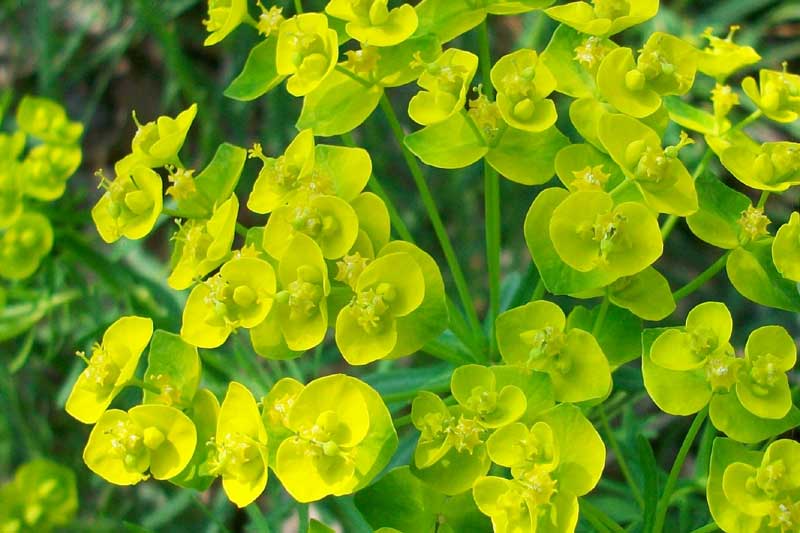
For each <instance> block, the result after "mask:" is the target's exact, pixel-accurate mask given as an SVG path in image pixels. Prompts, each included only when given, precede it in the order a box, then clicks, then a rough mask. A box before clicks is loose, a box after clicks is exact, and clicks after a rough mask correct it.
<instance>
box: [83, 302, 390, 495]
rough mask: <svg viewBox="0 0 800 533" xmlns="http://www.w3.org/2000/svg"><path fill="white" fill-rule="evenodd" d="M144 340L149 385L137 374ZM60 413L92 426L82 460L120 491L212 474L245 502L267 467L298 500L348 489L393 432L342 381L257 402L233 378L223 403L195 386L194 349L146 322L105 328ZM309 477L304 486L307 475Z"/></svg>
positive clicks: (368, 401)
mask: <svg viewBox="0 0 800 533" xmlns="http://www.w3.org/2000/svg"><path fill="white" fill-rule="evenodd" d="M148 344H149V351H148V356H147V369H146V371H145V374H144V379H143V380H140V379H138V378H137V377H136V376H135V372H136V368H137V365H138V362H139V359H140V357H141V355H142V353H143V352H144V350H145V348H146V347H147V346H148ZM79 355H80V356H81V357H83V358H84V359H85V360H86V363H87V368H86V369H85V370H84V371H83V372H82V373H81V375H80V376H79V377H78V380H77V382H76V383H75V385H74V387H73V389H72V392H71V394H70V396H69V399H68V400H67V412H68V413H70V414H71V415H72V416H73V417H75V418H76V419H78V420H80V421H81V422H83V423H86V424H93V428H92V431H91V434H90V435H89V440H88V442H87V443H86V448H85V449H84V452H83V459H84V461H85V462H86V465H87V466H88V467H89V468H90V469H91V470H92V471H93V472H95V473H96V474H97V475H99V476H101V477H102V478H103V479H105V480H106V481H108V482H110V483H114V484H116V485H135V484H137V483H139V482H141V481H143V480H145V479H148V478H149V477H151V476H152V477H153V478H155V479H160V480H170V481H171V482H173V483H175V484H176V485H179V486H182V487H186V488H192V489H198V490H204V489H206V488H208V487H209V486H210V485H211V483H212V482H213V481H214V480H215V479H216V478H221V479H222V487H223V489H224V490H225V493H226V494H227V495H228V498H230V500H231V501H232V502H233V503H235V504H236V505H238V506H239V507H245V506H247V505H249V504H250V503H252V502H253V501H254V500H255V499H256V498H257V497H258V496H260V495H261V494H262V493H263V492H264V490H265V488H266V486H267V478H268V472H269V469H272V470H273V471H274V472H275V474H276V475H277V476H278V478H279V479H280V481H281V483H282V485H283V486H284V487H286V489H287V490H288V491H289V492H290V493H291V494H292V495H293V496H294V497H295V498H296V499H297V500H299V501H316V500H319V499H322V498H324V497H325V496H328V495H330V494H334V495H343V494H350V493H352V492H354V491H355V490H358V489H359V488H360V487H362V486H364V485H366V484H367V483H369V482H370V481H371V480H372V478H374V477H375V475H377V473H378V472H380V470H381V469H383V467H384V466H386V464H387V463H388V461H389V459H390V458H391V456H392V454H393V453H394V450H395V448H396V447H397V434H396V433H395V429H394V426H393V425H392V420H391V417H390V415H389V412H388V410H387V409H386V406H385V405H384V403H383V401H382V399H381V397H380V395H379V394H378V393H377V392H375V391H374V390H373V389H372V388H371V387H370V386H369V385H367V384H365V383H363V382H361V381H359V380H357V379H355V378H351V377H348V376H345V375H342V374H336V375H332V376H327V377H324V378H320V379H317V380H314V381H312V382H310V383H308V384H307V385H303V384H302V383H300V382H298V381H295V380H293V379H289V378H286V379H283V380H281V381H279V382H278V383H276V384H275V386H274V387H273V388H272V390H270V392H269V393H268V394H267V395H266V396H265V397H264V398H263V399H262V400H261V401H259V402H257V401H256V399H255V397H254V396H253V394H252V393H251V392H250V391H249V390H248V389H247V388H246V387H245V386H244V385H242V384H240V383H237V382H231V383H230V385H229V386H228V389H227V392H226V394H225V397H224V398H223V400H222V403H221V404H220V402H219V400H218V399H217V397H216V396H215V395H214V394H213V393H212V392H211V391H209V390H208V389H205V388H201V387H200V375H201V367H202V365H201V362H200V357H199V354H198V351H197V348H196V347H195V346H192V345H190V344H188V343H186V342H185V341H184V340H182V339H181V337H179V336H177V335H174V334H172V333H168V332H166V331H163V330H156V331H155V332H153V325H152V322H151V321H150V320H149V319H145V318H141V317H136V316H129V317H123V318H120V319H119V320H117V321H116V322H115V323H114V324H112V325H111V326H110V327H109V328H108V330H107V331H106V332H105V334H104V335H103V339H102V342H100V343H98V344H96V345H95V346H94V348H93V350H92V354H91V356H89V357H86V356H85V355H84V354H79ZM131 386H134V387H141V388H142V389H143V391H144V393H143V396H142V400H141V403H140V404H139V405H136V406H134V407H132V408H130V409H129V410H127V411H124V410H120V409H109V407H110V405H111V404H112V402H113V401H114V399H115V398H116V396H117V395H118V394H119V393H120V392H121V391H122V389H123V388H124V387H131ZM308 476H315V477H314V480H315V481H314V482H313V483H311V484H309V477H308Z"/></svg>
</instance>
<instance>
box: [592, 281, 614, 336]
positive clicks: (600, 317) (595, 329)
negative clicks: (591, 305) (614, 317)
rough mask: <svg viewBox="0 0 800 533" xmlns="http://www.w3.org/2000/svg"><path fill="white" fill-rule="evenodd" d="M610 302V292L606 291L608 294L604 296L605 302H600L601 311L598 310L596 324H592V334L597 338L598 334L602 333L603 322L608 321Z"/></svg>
mask: <svg viewBox="0 0 800 533" xmlns="http://www.w3.org/2000/svg"><path fill="white" fill-rule="evenodd" d="M610 303H611V302H610V301H609V299H608V293H607V292H606V295H605V296H604V297H603V302H602V303H601V304H600V311H598V313H597V318H595V319H594V324H593V325H592V336H593V337H595V338H597V334H598V333H600V330H601V329H603V322H605V321H606V315H607V314H608V306H609V304H610Z"/></svg>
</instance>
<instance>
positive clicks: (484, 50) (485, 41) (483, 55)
mask: <svg viewBox="0 0 800 533" xmlns="http://www.w3.org/2000/svg"><path fill="white" fill-rule="evenodd" d="M478 50H479V53H480V61H481V77H482V78H483V93H484V94H485V95H486V96H487V97H488V98H489V99H490V100H491V99H492V97H493V96H494V87H492V78H491V72H492V50H491V45H490V43H489V19H488V17H487V18H485V19H483V22H482V23H481V25H480V26H478Z"/></svg>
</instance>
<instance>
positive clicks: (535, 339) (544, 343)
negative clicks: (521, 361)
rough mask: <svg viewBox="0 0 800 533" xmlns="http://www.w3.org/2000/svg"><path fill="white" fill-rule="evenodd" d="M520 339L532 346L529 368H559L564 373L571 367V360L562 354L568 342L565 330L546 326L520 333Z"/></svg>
mask: <svg viewBox="0 0 800 533" xmlns="http://www.w3.org/2000/svg"><path fill="white" fill-rule="evenodd" d="M520 340H521V341H522V342H523V343H524V344H525V345H527V346H530V350H529V351H528V360H527V362H526V366H527V367H528V368H531V369H533V370H542V371H548V370H557V371H559V372H562V373H563V372H566V371H568V370H569V369H570V368H571V366H572V363H571V361H570V360H569V358H568V357H566V356H564V355H563V354H562V350H563V348H564V345H565V343H566V335H564V332H563V331H561V330H558V329H556V328H554V327H552V326H545V327H544V328H541V329H534V330H529V331H525V332H523V333H522V334H520Z"/></svg>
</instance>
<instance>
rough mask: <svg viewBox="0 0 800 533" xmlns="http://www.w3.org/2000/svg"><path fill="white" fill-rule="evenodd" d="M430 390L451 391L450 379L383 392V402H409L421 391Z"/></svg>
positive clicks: (437, 391)
mask: <svg viewBox="0 0 800 533" xmlns="http://www.w3.org/2000/svg"><path fill="white" fill-rule="evenodd" d="M423 390H425V391H428V392H432V393H434V394H437V393H444V392H450V380H449V379H447V380H445V381H442V382H440V383H435V382H434V383H429V384H426V385H422V386H421V387H416V388H413V389H408V390H404V391H400V392H394V393H392V394H383V395H381V397H382V398H383V403H386V404H390V403H398V402H407V401H409V400H413V399H414V398H416V397H417V394H419V392H420V391H423Z"/></svg>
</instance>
